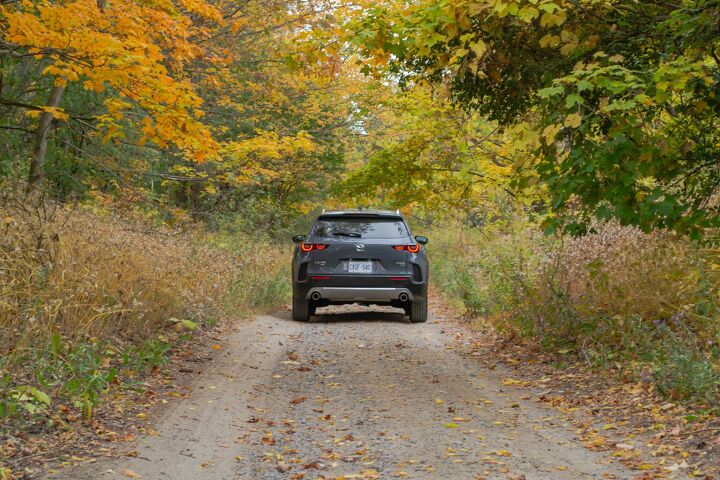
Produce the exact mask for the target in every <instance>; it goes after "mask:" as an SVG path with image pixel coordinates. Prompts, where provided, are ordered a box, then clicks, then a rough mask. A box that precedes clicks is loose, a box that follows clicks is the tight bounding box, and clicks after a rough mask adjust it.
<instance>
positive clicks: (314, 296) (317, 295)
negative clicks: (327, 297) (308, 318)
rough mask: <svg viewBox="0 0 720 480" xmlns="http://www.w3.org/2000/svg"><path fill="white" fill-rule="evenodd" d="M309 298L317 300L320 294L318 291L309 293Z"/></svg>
mask: <svg viewBox="0 0 720 480" xmlns="http://www.w3.org/2000/svg"><path fill="white" fill-rule="evenodd" d="M310 298H312V299H313V300H315V301H317V300H320V298H321V297H320V294H319V293H318V292H313V294H312V295H310Z"/></svg>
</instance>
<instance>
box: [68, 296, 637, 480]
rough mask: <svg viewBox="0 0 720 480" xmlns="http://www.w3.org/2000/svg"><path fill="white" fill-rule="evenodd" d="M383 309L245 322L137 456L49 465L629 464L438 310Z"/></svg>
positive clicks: (135, 468) (230, 470)
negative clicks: (409, 314)
mask: <svg viewBox="0 0 720 480" xmlns="http://www.w3.org/2000/svg"><path fill="white" fill-rule="evenodd" d="M381 310H382V309H379V308H375V309H367V308H363V307H356V306H355V307H343V308H342V309H338V308H335V310H333V312H334V313H333V314H328V313H325V312H327V310H326V309H321V310H320V311H319V312H320V313H322V316H320V317H317V318H316V320H315V321H314V322H313V323H310V324H301V323H295V322H292V321H291V320H289V318H288V316H287V315H285V314H282V315H278V316H261V317H259V318H257V319H256V320H255V321H254V322H252V323H250V324H247V325H243V326H242V327H240V328H238V329H237V330H236V331H234V332H233V333H232V334H231V335H229V336H228V338H227V340H226V343H225V344H224V345H223V349H222V352H223V354H222V357H221V359H220V360H218V361H216V362H213V363H212V364H211V365H212V371H208V372H206V373H205V374H203V375H202V377H201V378H199V379H198V381H197V382H196V384H195V385H194V388H193V392H192V395H191V397H190V398H188V399H184V400H180V401H178V402H177V403H176V404H175V405H173V406H170V408H166V409H165V413H164V414H163V415H164V416H163V418H160V419H159V420H158V423H157V424H156V425H155V429H156V430H157V431H158V432H159V435H156V436H148V437H145V438H143V439H141V440H139V441H138V443H137V445H136V446H135V447H134V449H135V450H136V451H137V457H134V458H133V457H122V458H118V459H116V460H113V461H110V462H109V463H96V464H94V465H92V466H90V467H89V468H85V469H80V470H75V471H72V470H67V471H64V472H62V473H61V474H60V477H59V478H73V479H97V478H101V479H111V478H128V477H132V478H143V479H174V480H180V479H218V480H219V479H300V478H303V479H317V478H325V479H331V478H332V479H335V478H338V477H341V478H346V479H350V478H383V479H384V478H412V479H415V478H418V479H484V478H487V479H522V478H526V479H527V480H533V479H548V480H549V479H582V478H593V479H594V478H597V479H601V478H618V479H627V478H631V477H632V476H633V474H631V473H630V472H629V471H626V470H623V469H622V467H621V466H618V465H615V464H613V463H611V460H610V458H609V457H608V456H603V455H601V454H598V453H594V452H591V451H589V450H587V449H585V448H584V447H583V446H582V445H581V444H580V443H579V442H578V440H577V439H576V438H575V437H574V434H573V432H572V429H571V428H570V426H569V425H568V424H567V423H566V421H565V420H563V419H562V418H560V417H558V416H557V412H554V411H551V410H546V409H544V408H542V407H540V406H539V405H538V404H536V403H534V402H532V401H531V400H524V399H523V397H525V398H528V397H527V391H523V390H522V389H516V388H514V387H512V386H503V378H504V376H503V372H502V369H500V368H498V369H496V370H493V371H490V370H486V369H484V368H482V367H481V366H480V364H479V362H477V361H476V360H475V359H474V358H473V357H470V356H467V355H464V354H462V353H460V352H458V351H456V350H455V349H453V348H452V345H451V342H452V337H451V335H449V334H448V333H446V332H444V328H446V327H445V326H444V324H443V322H442V321H437V320H435V319H431V320H430V322H428V323H427V324H409V323H405V321H404V319H403V317H402V316H401V315H398V314H396V313H390V312H392V310H391V309H387V310H385V311H381ZM323 311H324V312H323ZM349 311H354V313H348V312H349ZM523 475H524V477H523ZM56 478H58V477H56Z"/></svg>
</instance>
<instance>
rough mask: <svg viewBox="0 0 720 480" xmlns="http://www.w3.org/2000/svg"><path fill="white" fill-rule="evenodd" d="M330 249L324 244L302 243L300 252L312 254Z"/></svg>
mask: <svg viewBox="0 0 720 480" xmlns="http://www.w3.org/2000/svg"><path fill="white" fill-rule="evenodd" d="M326 248H328V245H325V244H322V243H301V244H300V250H302V251H303V252H312V251H313V250H318V251H322V250H325V249H326Z"/></svg>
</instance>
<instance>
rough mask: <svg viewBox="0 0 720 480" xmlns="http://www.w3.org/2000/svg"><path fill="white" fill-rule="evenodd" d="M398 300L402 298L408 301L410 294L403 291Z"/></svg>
mask: <svg viewBox="0 0 720 480" xmlns="http://www.w3.org/2000/svg"><path fill="white" fill-rule="evenodd" d="M398 300H400V301H401V302H407V301H408V294H407V293H405V292H403V293H401V294H400V296H399V297H398Z"/></svg>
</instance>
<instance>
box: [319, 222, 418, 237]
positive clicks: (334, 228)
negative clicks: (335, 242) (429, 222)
mask: <svg viewBox="0 0 720 480" xmlns="http://www.w3.org/2000/svg"><path fill="white" fill-rule="evenodd" d="M408 235H409V233H408V230H407V227H406V226H405V222H403V221H402V220H397V219H393V218H365V217H354V218H353V217H344V218H337V219H335V218H333V219H322V220H318V221H317V223H315V225H314V226H313V228H312V231H311V232H310V236H311V237H319V238H343V237H350V238H402V237H407V236H408Z"/></svg>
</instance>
